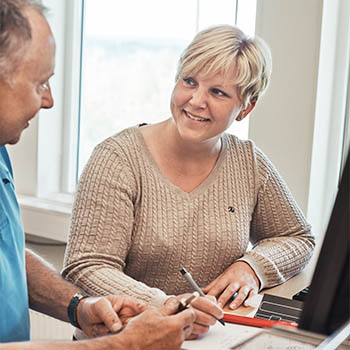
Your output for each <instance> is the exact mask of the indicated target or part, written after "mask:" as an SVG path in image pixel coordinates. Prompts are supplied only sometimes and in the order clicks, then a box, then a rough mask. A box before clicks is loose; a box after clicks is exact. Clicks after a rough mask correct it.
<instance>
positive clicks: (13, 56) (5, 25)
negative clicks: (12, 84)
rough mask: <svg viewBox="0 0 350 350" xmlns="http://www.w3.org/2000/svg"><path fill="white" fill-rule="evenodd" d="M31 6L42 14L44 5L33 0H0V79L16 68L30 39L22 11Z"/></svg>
mask: <svg viewBox="0 0 350 350" xmlns="http://www.w3.org/2000/svg"><path fill="white" fill-rule="evenodd" d="M28 7H32V8H34V9H35V10H37V11H38V12H39V13H40V14H42V15H43V16H44V14H45V12H46V8H45V6H43V5H42V4H41V2H39V1H35V0H0V79H6V80H8V79H9V78H10V77H11V74H12V73H13V72H14V71H15V69H16V68H17V65H18V63H19V62H20V60H21V57H23V55H24V52H25V50H26V49H27V47H28V45H29V43H30V41H31V39H32V30H31V27H30V23H29V20H28V18H27V17H26V16H25V14H24V11H25V9H26V8H28Z"/></svg>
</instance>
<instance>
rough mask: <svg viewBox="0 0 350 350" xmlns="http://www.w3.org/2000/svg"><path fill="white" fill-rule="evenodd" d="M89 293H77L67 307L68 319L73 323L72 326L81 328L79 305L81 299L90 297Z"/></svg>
mask: <svg viewBox="0 0 350 350" xmlns="http://www.w3.org/2000/svg"><path fill="white" fill-rule="evenodd" d="M88 297H89V295H87V294H82V293H75V294H74V295H73V297H72V299H71V300H70V302H69V305H68V308H67V314H68V319H69V322H70V323H71V325H72V326H74V327H77V328H79V329H81V328H80V325H79V323H78V317H77V309H78V305H79V303H80V301H81V300H83V299H85V298H88Z"/></svg>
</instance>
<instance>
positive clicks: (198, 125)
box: [170, 73, 250, 142]
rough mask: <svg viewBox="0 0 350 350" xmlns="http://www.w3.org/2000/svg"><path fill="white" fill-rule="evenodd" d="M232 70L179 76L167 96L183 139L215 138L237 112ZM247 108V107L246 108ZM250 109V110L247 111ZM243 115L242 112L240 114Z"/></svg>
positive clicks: (239, 107) (239, 110)
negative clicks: (224, 72)
mask: <svg viewBox="0 0 350 350" xmlns="http://www.w3.org/2000/svg"><path fill="white" fill-rule="evenodd" d="M233 78H234V76H233V73H232V74H231V75H227V76H226V77H225V78H224V75H223V74H222V73H218V74H216V75H213V76H209V77H208V76H203V75H202V74H201V73H199V74H197V75H196V76H189V77H183V78H180V79H179V80H178V81H177V83H176V85H175V87H174V90H173V93H172V96H171V105H170V107H171V112H172V116H173V119H174V121H175V124H176V127H177V130H178V132H179V134H180V136H181V137H182V138H183V139H184V140H186V141H195V142H203V141H207V140H213V139H214V140H215V139H219V137H220V135H221V134H222V133H223V132H225V131H226V130H227V129H228V128H229V127H230V125H231V124H232V122H233V121H234V120H235V118H237V116H238V115H239V113H240V112H241V102H240V100H239V98H238V96H237V89H236V86H235V85H234V83H233V81H234V80H233ZM248 108H249V107H248ZM249 111H250V110H249ZM244 116H245V115H244Z"/></svg>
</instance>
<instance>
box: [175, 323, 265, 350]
mask: <svg viewBox="0 0 350 350" xmlns="http://www.w3.org/2000/svg"><path fill="white" fill-rule="evenodd" d="M261 332H262V329H261V328H256V327H248V326H242V325H238V324H233V323H226V325H225V327H223V326H222V325H221V324H220V323H218V322H216V324H215V325H214V326H212V327H210V329H209V332H208V333H206V334H204V335H202V336H200V337H199V338H198V339H195V340H187V341H185V342H184V343H183V345H182V349H183V350H216V349H218V350H228V349H231V348H232V347H233V346H235V345H238V344H241V343H242V342H244V341H245V340H247V339H249V338H251V337H252V336H253V335H256V334H258V333H261Z"/></svg>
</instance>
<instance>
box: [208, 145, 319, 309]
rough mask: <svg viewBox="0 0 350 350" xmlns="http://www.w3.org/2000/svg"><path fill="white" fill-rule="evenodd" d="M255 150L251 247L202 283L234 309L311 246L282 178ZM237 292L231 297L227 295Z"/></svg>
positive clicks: (298, 265) (300, 264) (294, 268)
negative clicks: (210, 278) (213, 276)
mask: <svg viewBox="0 0 350 350" xmlns="http://www.w3.org/2000/svg"><path fill="white" fill-rule="evenodd" d="M253 149H254V147H253ZM254 152H255V161H254V166H253V168H254V169H255V179H256V180H255V184H256V185H255V188H256V190H255V192H256V193H255V196H254V197H255V203H254V205H253V208H254V210H253V212H252V220H251V225H250V240H251V242H252V244H253V249H252V250H249V251H247V252H246V253H245V254H244V255H243V257H242V258H241V259H238V260H236V262H235V263H233V264H232V265H231V266H230V267H228V268H227V269H226V270H225V271H224V272H223V273H222V274H221V275H220V276H218V277H217V278H216V279H215V280H214V281H212V282H211V283H210V284H209V285H208V286H206V287H205V288H204V291H205V292H206V293H208V294H210V295H215V296H217V297H218V301H219V302H220V303H221V304H222V305H225V304H226V303H227V302H228V301H230V306H231V307H232V308H233V309H235V308H237V307H239V306H240V305H241V304H242V303H243V302H244V300H245V299H246V298H247V297H250V296H252V295H254V294H256V293H257V292H258V290H260V289H262V288H267V287H272V286H274V285H277V284H280V283H282V282H285V281H286V280H287V279H289V278H290V277H292V276H294V275H295V274H297V273H299V272H300V271H301V270H302V269H303V268H304V267H305V265H306V264H307V262H308V261H309V260H310V258H311V255H312V252H313V248H314V245H315V241H314V237H313V235H312V234H311V232H310V226H309V225H308V224H307V222H306V220H305V217H304V215H303V214H302V212H301V211H300V209H299V207H298V205H297V204H296V202H295V200H294V199H293V197H292V195H291V193H290V191H289V190H288V188H287V186H286V184H285V182H284V181H283V180H282V178H281V177H280V175H279V174H278V172H277V170H276V169H275V168H274V166H273V165H272V164H271V162H270V161H269V160H268V159H267V158H266V156H265V155H264V154H263V153H262V152H261V151H260V150H258V149H255V150H254ZM236 292H237V295H236V298H235V300H234V301H233V300H232V299H231V300H230V298H232V296H233V295H235V293H236Z"/></svg>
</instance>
